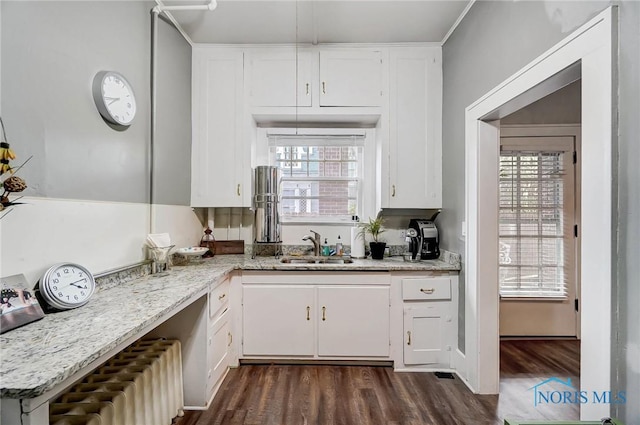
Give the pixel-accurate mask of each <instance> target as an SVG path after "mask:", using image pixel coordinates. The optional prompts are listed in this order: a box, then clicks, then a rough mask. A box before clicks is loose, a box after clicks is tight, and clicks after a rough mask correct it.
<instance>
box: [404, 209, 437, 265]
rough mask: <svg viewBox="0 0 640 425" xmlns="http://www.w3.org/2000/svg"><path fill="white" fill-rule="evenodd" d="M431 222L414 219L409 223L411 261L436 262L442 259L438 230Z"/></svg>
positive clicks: (408, 234) (408, 235)
mask: <svg viewBox="0 0 640 425" xmlns="http://www.w3.org/2000/svg"><path fill="white" fill-rule="evenodd" d="M433 219H435V217H433V218H432V219H431V220H427V219H422V218H412V219H411V220H410V221H409V229H407V237H408V238H409V249H410V251H411V259H413V260H416V259H418V256H419V259H420V260H434V259H436V258H438V257H440V246H439V242H438V228H437V227H436V225H435V223H434V222H433Z"/></svg>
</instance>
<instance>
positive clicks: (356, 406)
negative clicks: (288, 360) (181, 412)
mask: <svg viewBox="0 0 640 425" xmlns="http://www.w3.org/2000/svg"><path fill="white" fill-rule="evenodd" d="M579 359H580V356H579V343H578V342H577V341H504V342H502V344H501V369H502V373H501V382H500V395H499V396H480V395H475V394H473V393H471V391H469V389H468V388H467V387H466V386H465V385H464V383H463V382H462V381H460V379H458V378H457V377H456V378H455V379H446V378H445V379H440V378H437V377H436V376H435V374H433V373H395V372H393V370H392V368H390V367H374V366H301V365H291V366H289V365H259V366H254V365H245V366H241V367H239V368H237V369H232V370H231V371H229V374H228V375H227V377H226V379H225V381H224V383H223V384H222V387H221V388H220V390H219V391H218V394H217V395H216V397H215V398H214V400H213V403H212V405H211V407H210V408H209V409H208V410H206V411H191V412H187V413H186V414H185V416H184V417H183V418H179V419H178V420H177V421H176V422H175V424H176V425H218V424H221V425H232V424H238V425H241V424H242V425H298V424H300V425H365V424H371V425H378V424H380V425H400V424H402V425H418V424H420V425H423V424H433V425H449V424H463V425H485V424H486V425H493V424H496V425H497V424H502V423H503V418H504V417H509V418H526V419H538V420H540V419H564V420H569V419H577V418H578V410H577V408H574V407H575V406H564V405H562V406H552V407H550V406H537V407H534V405H533V393H532V391H531V390H529V388H531V387H532V386H533V385H536V384H538V383H539V382H540V381H542V380H545V379H547V378H550V377H552V376H556V377H559V378H562V379H565V378H567V377H571V378H572V380H573V382H574V384H578V382H577V379H578V376H579V373H578V367H579V361H580V360H579Z"/></svg>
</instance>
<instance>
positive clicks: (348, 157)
mask: <svg viewBox="0 0 640 425" xmlns="http://www.w3.org/2000/svg"><path fill="white" fill-rule="evenodd" d="M269 151H270V156H271V163H272V164H273V165H276V166H278V167H279V168H280V169H281V173H282V184H281V190H280V195H281V196H280V208H281V217H282V219H283V221H284V222H328V223H332V222H348V221H350V220H351V216H353V215H359V214H360V210H361V191H362V176H363V157H364V136H360V135H354V136H316V135H313V136H311V135H309V136H292V135H270V136H269Z"/></svg>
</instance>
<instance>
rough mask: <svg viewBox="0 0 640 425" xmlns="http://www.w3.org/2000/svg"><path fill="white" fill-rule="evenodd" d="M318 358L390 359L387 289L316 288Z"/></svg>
mask: <svg viewBox="0 0 640 425" xmlns="http://www.w3.org/2000/svg"><path fill="white" fill-rule="evenodd" d="M317 317H318V355H319V356H358V357H360V356H362V357H373V356H383V357H386V356H388V355H389V288H388V287H371V286H358V287H354V286H351V287H348V286H335V287H319V288H318V315H317Z"/></svg>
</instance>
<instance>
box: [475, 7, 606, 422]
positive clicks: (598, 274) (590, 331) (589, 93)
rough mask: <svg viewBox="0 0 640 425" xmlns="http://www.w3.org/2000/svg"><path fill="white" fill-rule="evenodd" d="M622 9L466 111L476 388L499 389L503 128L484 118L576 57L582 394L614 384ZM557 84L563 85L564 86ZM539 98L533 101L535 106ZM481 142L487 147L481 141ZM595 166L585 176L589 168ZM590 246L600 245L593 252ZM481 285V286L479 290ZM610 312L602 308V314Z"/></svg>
mask: <svg viewBox="0 0 640 425" xmlns="http://www.w3.org/2000/svg"><path fill="white" fill-rule="evenodd" d="M616 18H617V11H616V8H615V7H610V8H608V9H607V10H605V11H603V12H602V13H600V14H599V15H598V16H596V17H595V18H594V19H592V20H591V21H589V22H587V23H586V24H585V25H583V26H582V27H581V28H579V29H578V30H576V31H575V32H574V33H572V34H571V35H569V36H568V37H567V38H565V39H564V40H562V41H561V42H560V43H558V44H556V45H555V46H554V47H552V48H551V49H549V50H548V51H547V52H545V53H544V54H542V55H541V56H539V57H538V58H536V59H535V60H533V61H532V62H531V63H530V64H529V65H527V66H525V67H524V68H523V69H521V70H520V71H518V72H517V73H515V74H514V75H513V76H512V77H510V78H508V79H507V80H505V81H504V82H503V83H502V84H500V85H499V86H497V87H496V88H495V89H493V90H491V91H490V92H489V93H488V94H486V95H485V96H483V97H482V98H480V99H479V100H478V101H476V102H474V103H473V104H472V105H470V106H469V107H467V109H466V118H465V142H466V147H465V152H466V159H465V171H466V176H465V190H466V200H465V210H466V217H467V238H466V246H465V248H466V253H467V264H466V266H467V267H466V276H467V282H466V283H467V284H466V286H467V296H466V305H465V311H466V318H467V320H466V323H465V331H466V350H465V351H466V356H467V362H466V365H467V368H468V369H467V370H468V373H467V379H468V381H469V384H470V386H471V388H473V389H474V390H475V391H477V392H479V393H483V394H495V393H498V391H499V363H498V355H499V351H498V349H499V338H498V300H499V298H498V297H497V291H498V287H497V280H496V279H495V273H496V271H497V261H495V258H493V257H495V256H497V233H494V232H492V231H491V228H492V227H495V224H496V222H497V215H496V214H497V213H496V209H497V208H496V207H497V205H494V202H493V201H494V200H495V191H496V183H495V181H496V178H495V176H496V175H495V174H492V172H491V171H492V169H493V168H495V165H496V164H497V150H496V146H497V144H498V140H497V138H498V130H497V129H496V128H495V122H492V123H487V122H485V121H483V119H485V117H486V116H487V115H488V114H490V113H491V112H493V111H496V110H498V108H500V107H502V106H503V105H505V104H508V103H509V102H511V101H512V100H514V99H516V98H517V97H518V96H521V95H522V94H523V93H525V92H527V91H528V90H530V89H531V88H533V87H535V86H537V85H539V84H540V83H542V82H544V81H547V80H548V81H549V82H551V83H556V82H558V83H559V82H560V81H559V80H560V78H558V79H555V78H554V77H556V76H557V75H558V73H560V72H561V71H562V70H564V69H566V68H568V67H570V66H571V65H572V64H575V63H576V62H580V63H581V69H582V170H585V171H584V172H582V173H581V175H582V177H581V180H582V182H581V184H582V187H583V188H584V190H582V202H581V211H582V219H581V221H582V230H581V241H580V243H581V247H582V249H581V252H582V261H581V270H580V274H581V277H582V311H583V312H584V313H583V314H582V324H581V333H582V335H581V336H582V340H581V351H582V353H581V354H582V355H581V378H580V385H581V389H582V390H587V391H607V390H610V387H611V315H610V314H607V313H610V312H611V288H612V276H613V270H612V253H613V252H614V251H613V250H614V248H615V246H616V240H615V237H616V236H615V232H614V229H615V222H614V217H613V216H612V210H613V208H615V206H614V205H612V204H611V202H612V199H613V198H612V196H613V193H614V190H615V187H614V185H615V181H614V179H613V174H612V166H613V160H614V156H613V153H614V150H615V139H614V138H615V134H616V133H617V132H616V126H615V121H614V119H613V117H614V116H615V115H616V114H617V108H616V103H615V92H614V86H615V66H616V56H615V55H616V49H617V48H616V45H617V39H616V31H617V28H616V22H617V19H616ZM557 88H560V87H557ZM535 100H537V99H529V101H530V102H533V101H535ZM481 143H482V146H481ZM586 170H588V172H587V171H586ZM593 247H598V249H594V248H593ZM480 289H481V290H480ZM603 312H605V314H603ZM609 410H610V406H608V405H605V404H584V405H581V413H580V414H581V419H582V420H595V419H599V418H601V417H603V416H608V414H609Z"/></svg>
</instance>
